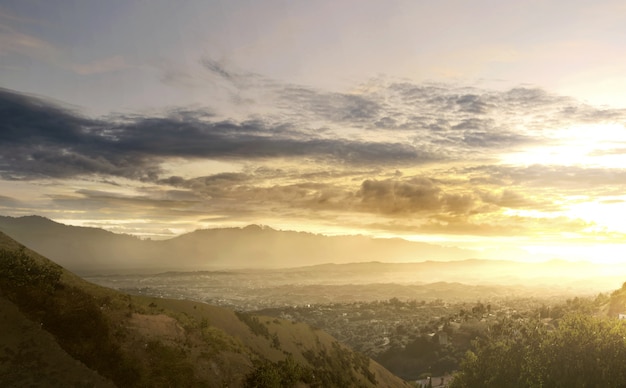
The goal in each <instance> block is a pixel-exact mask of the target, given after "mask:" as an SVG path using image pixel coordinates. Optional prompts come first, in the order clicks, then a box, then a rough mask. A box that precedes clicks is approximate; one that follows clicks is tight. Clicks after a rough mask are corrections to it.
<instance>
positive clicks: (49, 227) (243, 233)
mask: <svg viewBox="0 0 626 388" xmlns="http://www.w3.org/2000/svg"><path fill="white" fill-rule="evenodd" d="M0 231H3V232H4V233H6V234H8V235H9V236H11V237H12V238H14V239H16V240H17V241H19V242H21V243H22V244H24V245H26V246H29V247H31V248H33V249H35V250H36V251H38V252H41V253H42V254H44V255H45V256H47V257H50V258H51V259H53V260H54V261H56V262H58V263H60V264H62V265H64V266H66V267H68V268H69V269H71V270H74V271H77V272H84V271H108V270H114V269H133V268H153V269H154V268H160V269H174V268H184V269H206V268H287V267H299V266H302V265H305V264H306V265H311V264H323V263H329V262H335V263H348V262H354V261H373V260H384V261H400V262H406V261H421V260H424V259H429V260H450V259H460V258H466V257H467V256H469V255H470V254H471V252H469V251H465V250H462V249H459V248H449V247H443V246H438V245H434V244H428V243H421V242H412V241H407V240H402V239H376V238H370V237H366V236H360V235H357V236H324V235H319V234H313V233H308V232H295V231H279V230H275V229H272V228H270V227H262V226H258V225H249V226H247V227H244V228H217V229H199V230H196V231H194V232H190V233H186V234H183V235H180V236H177V237H174V238H171V239H168V240H141V239H139V238H137V237H134V236H130V235H121V234H115V233H113V232H109V231H105V230H103V229H98V228H89V227H78V226H68V225H64V224H61V223H57V222H54V221H52V220H49V219H47V218H45V217H41V216H26V217H18V218H16V217H7V216H0ZM173 258H175V260H174V259H173Z"/></svg>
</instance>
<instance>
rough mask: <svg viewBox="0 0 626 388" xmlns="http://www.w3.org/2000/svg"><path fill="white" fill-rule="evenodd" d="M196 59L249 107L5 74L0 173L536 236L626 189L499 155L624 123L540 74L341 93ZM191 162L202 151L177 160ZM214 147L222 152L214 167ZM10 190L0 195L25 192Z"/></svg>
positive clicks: (66, 194)
mask: <svg viewBox="0 0 626 388" xmlns="http://www.w3.org/2000/svg"><path fill="white" fill-rule="evenodd" d="M203 66H205V68H206V69H207V70H208V71H210V72H211V73H212V74H214V75H215V76H216V77H219V78H220V79H222V80H223V81H224V82H226V83H228V84H229V85H231V86H232V88H233V90H237V91H238V95H239V99H238V100H237V101H239V102H241V101H247V104H250V106H252V107H253V108H254V109H255V113H254V114H249V115H247V116H244V117H238V118H235V117H231V118H223V117H221V116H218V115H217V114H215V113H213V112H208V111H207V110H204V109H190V108H172V109H170V110H169V111H167V112H165V113H163V114H162V115H159V116H156V115H151V116H150V115H146V114H134V115H110V116H106V117H98V118H93V117H86V116H83V115H81V114H80V113H77V112H75V111H73V110H70V109H68V108H66V107H63V106H60V105H58V104H55V103H52V102H50V101H47V100H46V99H44V98H41V97H35V96H30V95H26V94H22V93H19V92H16V91H13V90H8V89H0V177H2V179H3V180H4V181H6V182H30V183H33V184H38V182H42V184H44V183H45V184H46V185H52V186H63V187H64V189H63V190H60V189H57V190H56V191H54V190H50V191H49V193H48V194H47V198H48V205H47V206H48V210H49V211H63V209H68V210H71V211H73V212H79V213H81V214H83V216H82V217H85V218H88V217H92V218H98V217H101V216H100V215H101V214H103V213H106V214H108V217H109V218H112V219H122V218H124V217H128V216H129V215H130V216H132V217H135V218H138V219H139V218H144V219H148V220H150V222H152V223H153V224H158V225H162V226H163V230H166V229H167V225H168V220H170V222H171V220H173V219H175V220H179V223H180V224H179V226H180V227H181V228H183V229H185V228H187V229H189V228H193V227H192V225H195V226H196V227H198V225H201V226H202V225H222V224H229V223H231V224H232V223H234V224H238V223H251V222H260V223H267V224H271V225H278V226H280V225H303V224H307V223H308V224H310V225H313V224H315V225H317V227H316V229H315V230H316V231H323V230H324V228H330V229H333V228H336V229H337V230H339V229H341V228H344V229H345V230H370V231H376V232H381V233H398V232H401V233H418V234H437V235H446V234H449V235H456V234H467V235H476V236H487V235H491V236H494V235H501V236H513V235H520V236H538V235H543V236H545V235H546V230H553V231H554V230H556V231H559V233H573V234H578V235H579V236H582V237H584V238H595V237H594V236H600V235H606V234H607V233H609V232H608V231H603V230H602V228H600V227H597V225H596V224H595V222H594V221H593V220H590V219H586V218H584V217H582V218H579V217H577V216H576V215H575V214H574V215H573V214H572V213H568V211H569V210H571V207H572V204H574V205H576V204H578V203H583V202H585V201H587V202H589V201H595V200H598V201H604V202H603V203H605V204H608V203H611V204H620V203H621V202H622V198H621V197H620V195H621V192H622V190H623V189H624V188H625V187H624V184H625V183H626V169H623V168H619V167H611V168H608V167H606V166H602V165H585V164H558V163H557V164H553V163H530V164H524V163H507V162H506V160H507V159H506V156H507V155H514V154H521V155H524V153H527V152H532V151H533V150H535V149H542V147H552V148H550V149H551V150H556V151H554V152H557V153H558V150H565V149H568V148H567V147H570V146H571V142H572V141H574V140H575V139H573V138H572V136H570V135H569V134H568V131H570V129H571V128H574V127H576V128H579V129H578V130H579V131H580V128H583V129H584V128H589V129H588V130H589V131H592V130H593V128H594V127H593V126H594V125H618V126H620V125H621V128H622V129H623V123H624V121H625V118H626V112H624V111H622V110H615V109H601V108H595V107H592V106H589V105H586V104H583V103H580V102H577V101H576V100H573V99H571V98H567V97H563V96H558V95H552V94H550V93H547V92H545V91H543V90H540V89H536V88H514V89H510V90H504V91H496V90H483V89H478V88H468V87H460V86H455V85H449V84H448V85H443V84H411V83H407V82H390V81H386V80H374V81H372V82H370V83H368V84H366V85H364V86H363V87H361V88H357V90H356V91H355V92H353V93H338V92H328V91H320V90H317V89H313V88H308V87H304V86H299V85H290V84H280V83H277V82H273V81H271V80H267V79H263V77H260V76H255V75H251V74H246V73H241V72H240V73H238V72H234V71H231V70H229V69H227V68H226V67H224V66H223V65H222V64H220V63H218V62H215V61H210V60H206V61H204V62H203ZM261 92H262V93H261ZM260 95H263V96H264V98H265V99H264V100H263V101H260V100H259V97H258V96H260ZM591 135H592V134H591ZM624 143H625V144H622V143H620V141H616V140H614V139H613V140H611V139H608V140H607V142H606V144H602V143H598V147H595V145H593V144H591V145H587V146H588V148H585V150H586V151H585V152H586V154H585V155H586V157H589V158H601V157H615V156H617V157H621V156H622V155H623V154H624V153H623V150H624V149H626V141H625V142H624ZM607 144H608V146H607ZM559 147H561V148H559ZM594 147H595V148H594ZM199 162H200V163H201V164H202V163H206V166H205V167H203V168H195V169H189V168H188V169H186V170H185V171H184V172H181V171H176V169H173V168H172V167H171V166H172V164H174V165H179V166H183V167H184V166H185V165H186V164H189V163H191V164H193V163H199ZM212 163H213V164H215V163H223V164H225V165H226V166H228V167H226V168H225V170H224V171H218V170H219V169H218V170H216V169H215V167H212V166H213V164H212ZM183 169H184V168H183ZM63 182H82V184H81V183H74V184H71V185H69V184H68V185H65V184H64V183H63ZM77 186H78V187H77ZM71 187H74V188H73V189H72V188H71ZM7 194H8V195H3V196H1V197H0V207H2V208H5V209H11V208H12V209H15V208H16V204H17V203H20V204H21V205H23V203H22V202H18V201H17V199H16V197H14V196H12V195H11V194H10V193H7ZM36 210H37V209H34V208H33V211H36ZM20 211H22V212H27V211H28V207H27V206H26V208H25V209H23V210H20ZM44 213H45V212H44ZM199 223H200V224H199ZM129 230H130V231H133V230H132V229H129ZM590 231H593V233H592V232H590ZM603 233H604V234H603Z"/></svg>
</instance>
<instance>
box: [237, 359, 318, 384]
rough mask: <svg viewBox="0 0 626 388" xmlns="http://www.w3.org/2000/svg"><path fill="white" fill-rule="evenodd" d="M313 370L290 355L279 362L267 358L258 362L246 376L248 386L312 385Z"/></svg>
mask: <svg viewBox="0 0 626 388" xmlns="http://www.w3.org/2000/svg"><path fill="white" fill-rule="evenodd" d="M313 381H314V376H313V370H312V369H311V368H306V367H303V366H302V365H300V364H298V363H296V362H295V361H294V359H293V357H291V356H288V357H287V359H285V360H284V361H279V362H277V363H273V362H269V361H267V360H265V361H262V362H258V363H257V366H256V368H255V369H254V370H253V371H252V372H250V373H249V374H248V375H247V376H246V381H245V385H246V387H256V388H273V387H277V388H278V387H294V386H296V385H297V384H298V383H305V384H309V385H311V383H312V382H313Z"/></svg>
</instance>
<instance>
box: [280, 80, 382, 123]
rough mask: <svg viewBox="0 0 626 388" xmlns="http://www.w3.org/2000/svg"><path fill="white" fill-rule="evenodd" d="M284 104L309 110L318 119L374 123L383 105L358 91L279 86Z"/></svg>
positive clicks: (305, 110) (296, 108)
mask: <svg viewBox="0 0 626 388" xmlns="http://www.w3.org/2000/svg"><path fill="white" fill-rule="evenodd" d="M280 99H281V102H282V104H281V105H282V106H283V107H284V108H286V109H288V110H289V111H293V112H295V113H296V114H301V113H303V112H304V113H307V114H310V115H311V116H312V117H314V118H317V119H323V120H328V121H330V122H341V123H343V122H349V123H353V124H368V125H369V124H372V123H375V122H376V121H377V120H378V118H379V114H380V112H381V109H382V107H381V105H380V104H379V103H378V102H377V101H375V100H374V99H373V98H371V97H368V96H362V95H357V94H345V93H328V92H322V91H318V90H315V89H310V88H306V87H302V86H288V87H285V88H283V89H281V90H280Z"/></svg>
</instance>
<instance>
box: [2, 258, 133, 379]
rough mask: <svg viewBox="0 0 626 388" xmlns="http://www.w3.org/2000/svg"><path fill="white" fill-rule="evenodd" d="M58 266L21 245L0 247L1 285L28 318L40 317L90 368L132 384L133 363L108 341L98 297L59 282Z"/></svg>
mask: <svg viewBox="0 0 626 388" xmlns="http://www.w3.org/2000/svg"><path fill="white" fill-rule="evenodd" d="M61 274H62V270H61V267H59V266H58V265H56V264H54V263H51V262H48V261H41V262H40V261H37V260H35V259H34V258H32V257H31V256H29V255H28V254H27V253H26V252H25V251H24V250H18V251H7V250H0V288H1V289H2V291H3V292H4V293H5V294H6V295H7V297H8V298H9V299H10V300H11V301H13V302H14V303H15V304H16V305H17V306H18V307H19V308H20V309H21V310H22V311H23V312H24V313H25V314H26V315H27V316H28V317H29V318H30V319H32V320H34V321H35V322H40V323H41V326H42V328H44V329H46V330H48V331H49V332H50V333H52V334H53V335H54V336H55V337H56V339H57V341H58V342H59V345H61V347H62V348H63V349H65V351H66V352H68V354H70V355H71V356H72V357H74V358H76V359H78V360H80V361H82V362H83V363H84V364H85V365H87V366H88V367H89V368H92V369H95V370H97V371H98V372H99V373H100V374H102V375H103V376H105V377H107V378H110V379H112V380H113V381H114V382H116V383H117V384H120V385H124V386H130V385H133V384H135V383H136V382H137V381H138V379H139V375H140V371H139V369H138V366H137V363H136V362H133V361H132V360H129V359H127V358H126V357H124V355H123V354H122V352H121V350H120V346H119V344H118V343H117V342H116V341H114V340H113V338H112V337H113V336H112V335H111V333H110V330H109V327H110V323H109V322H108V319H107V317H106V316H105V315H104V314H103V313H102V311H101V309H100V306H101V304H102V302H104V301H98V300H96V298H94V297H93V296H92V295H90V294H88V293H87V292H85V291H84V290H82V289H80V288H78V287H75V286H68V285H66V284H63V283H62V282H61V281H60V278H61Z"/></svg>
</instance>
